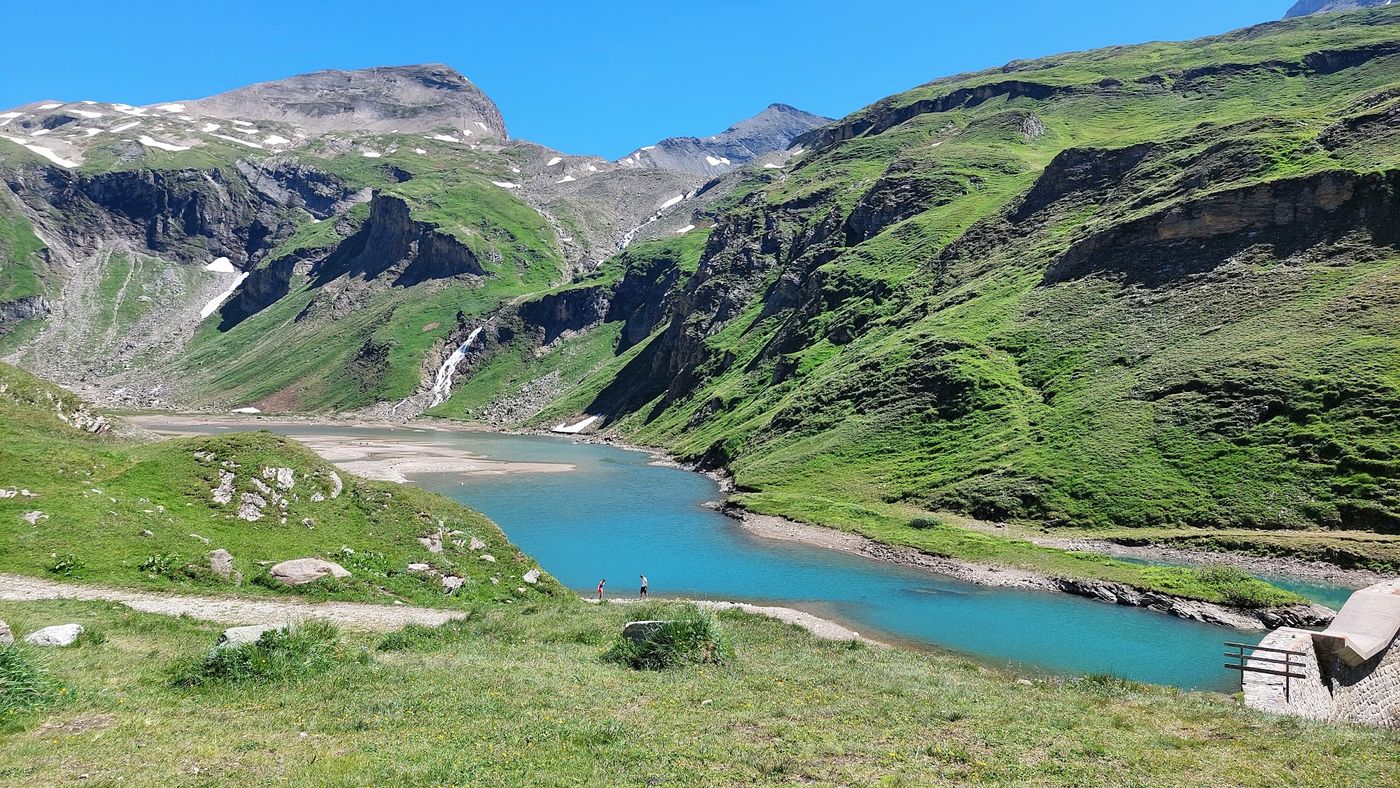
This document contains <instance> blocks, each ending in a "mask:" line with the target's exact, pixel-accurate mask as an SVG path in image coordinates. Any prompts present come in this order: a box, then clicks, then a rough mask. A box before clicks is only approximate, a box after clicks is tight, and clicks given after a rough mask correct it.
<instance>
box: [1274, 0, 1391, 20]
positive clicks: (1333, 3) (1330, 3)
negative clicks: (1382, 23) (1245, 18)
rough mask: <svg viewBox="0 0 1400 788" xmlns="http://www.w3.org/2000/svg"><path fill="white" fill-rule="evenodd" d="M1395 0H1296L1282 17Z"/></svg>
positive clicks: (1353, 7)
mask: <svg viewBox="0 0 1400 788" xmlns="http://www.w3.org/2000/svg"><path fill="white" fill-rule="evenodd" d="M1394 2H1395V0H1298V2H1296V3H1294V4H1293V7H1292V8H1289V9H1288V13H1286V14H1284V15H1283V18H1284V19H1291V18H1293V17H1295V16H1308V15H1310V14H1330V13H1332V12H1334V11H1355V10H1356V9H1358V8H1372V7H1374V6H1387V5H1391V4H1392V3H1394Z"/></svg>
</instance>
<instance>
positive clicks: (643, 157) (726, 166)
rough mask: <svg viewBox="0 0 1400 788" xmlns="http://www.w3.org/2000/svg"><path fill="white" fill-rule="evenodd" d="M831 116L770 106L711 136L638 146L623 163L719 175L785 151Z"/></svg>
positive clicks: (782, 105)
mask: <svg viewBox="0 0 1400 788" xmlns="http://www.w3.org/2000/svg"><path fill="white" fill-rule="evenodd" d="M830 122H831V119H830V118H824V117H822V116H820V115H813V114H812V113H810V112H803V111H802V110H800V109H797V108H796V107H790V106H788V105H787V104H770V105H768V108H767V109H765V110H763V111H762V112H760V113H758V114H757V115H754V116H753V117H751V118H748V119H746V120H741V121H739V122H738V123H735V124H734V125H733V126H730V127H729V128H727V129H725V130H724V131H723V132H721V133H719V134H716V135H714V136H710V137H671V138H668V139H664V140H661V141H660V142H658V143H656V144H655V145H648V146H646V147H644V148H638V149H637V150H635V151H633V152H632V153H631V154H629V155H628V156H627V157H625V158H623V159H621V160H620V161H619V163H620V164H623V165H628V164H629V163H630V164H632V165H633V166H640V167H646V168H654V169H660V170H671V171H674V172H688V173H694V174H697V175H719V174H721V173H725V172H729V171H730V170H733V169H736V168H738V167H739V166H740V165H742V164H743V163H744V162H747V161H749V160H750V159H755V158H758V157H759V156H762V155H763V154H765V153H772V152H773V151H778V150H784V149H786V148H787V147H788V146H789V145H791V144H792V141H793V140H794V139H796V138H797V136H798V135H799V134H802V133H803V132H806V131H810V130H811V129H814V128H816V127H818V126H823V125H825V124H827V123H830Z"/></svg>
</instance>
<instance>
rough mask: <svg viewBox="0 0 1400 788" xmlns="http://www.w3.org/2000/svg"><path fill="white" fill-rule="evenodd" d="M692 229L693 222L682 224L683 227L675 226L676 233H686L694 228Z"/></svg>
mask: <svg viewBox="0 0 1400 788" xmlns="http://www.w3.org/2000/svg"><path fill="white" fill-rule="evenodd" d="M694 229H695V225H693V224H687V225H686V226H684V227H677V228H676V235H685V234H686V233H688V232H690V231H691V230H694Z"/></svg>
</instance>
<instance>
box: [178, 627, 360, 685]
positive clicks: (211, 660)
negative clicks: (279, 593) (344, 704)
mask: <svg viewBox="0 0 1400 788" xmlns="http://www.w3.org/2000/svg"><path fill="white" fill-rule="evenodd" d="M367 659H368V652H366V651H365V650H364V649H363V648H361V649H354V648H349V647H347V646H346V645H345V644H344V643H342V642H341V637H340V629H339V628H338V627H336V626H335V625H334V624H329V623H326V622H324V621H308V622H306V623H304V624H298V625H296V626H293V627H289V628H287V629H269V630H268V631H266V632H264V633H263V634H262V636H261V637H259V638H258V639H257V640H256V641H254V642H252V643H240V644H238V645H228V644H226V645H222V646H217V647H215V648H212V649H210V650H209V651H207V652H205V653H204V654H200V655H198V656H194V657H191V658H189V659H188V660H187V661H185V662H183V663H178V664H176V665H175V667H174V668H173V669H172V671H171V673H172V676H171V682H172V683H173V684H174V685H175V686H177V687H208V686H213V685H217V684H235V685H237V684H244V685H246V684H267V683H271V682H286V681H294V680H297V679H307V678H310V677H313V676H319V675H322V674H324V673H326V672H327V671H331V670H334V669H335V668H337V667H340V666H341V665H344V664H349V663H354V662H359V663H364V662H365V661H367Z"/></svg>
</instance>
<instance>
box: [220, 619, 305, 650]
mask: <svg viewBox="0 0 1400 788" xmlns="http://www.w3.org/2000/svg"><path fill="white" fill-rule="evenodd" d="M287 628H288V625H287V624H254V625H252V626H246V627H229V628H228V629H225V630H224V633H223V634H222V635H220V636H219V642H218V643H217V644H216V645H215V646H214V647H215V648H236V647H238V646H242V645H246V644H248V643H256V642H258V641H259V640H260V639H262V636H263V635H264V634H266V633H268V632H275V631H286V630H287Z"/></svg>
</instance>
